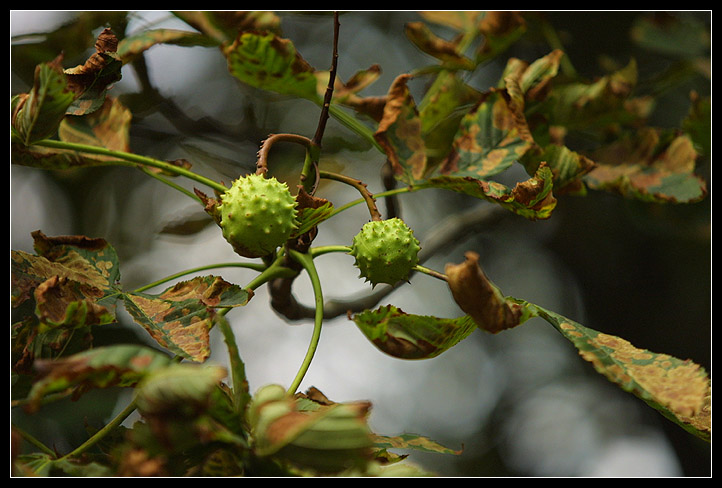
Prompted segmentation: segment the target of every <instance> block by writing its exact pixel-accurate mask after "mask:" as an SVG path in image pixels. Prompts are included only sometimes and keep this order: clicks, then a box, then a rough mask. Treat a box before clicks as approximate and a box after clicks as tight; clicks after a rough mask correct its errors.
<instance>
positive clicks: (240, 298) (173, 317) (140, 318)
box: [123, 276, 250, 362]
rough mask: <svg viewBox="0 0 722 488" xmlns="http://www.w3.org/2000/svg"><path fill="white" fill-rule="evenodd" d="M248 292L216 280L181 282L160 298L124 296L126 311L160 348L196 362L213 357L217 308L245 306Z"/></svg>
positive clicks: (204, 278)
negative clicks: (211, 331) (212, 333)
mask: <svg viewBox="0 0 722 488" xmlns="http://www.w3.org/2000/svg"><path fill="white" fill-rule="evenodd" d="M249 298H250V294H249V292H248V291H246V290H243V289H241V288H240V287H238V286H236V285H232V284H230V283H227V282H226V281H224V280H222V279H221V278H218V277H214V276H206V277H197V278H194V279H192V280H189V281H184V282H180V283H178V284H176V285H174V286H172V287H170V288H168V289H167V290H165V291H163V292H162V293H160V294H158V295H154V294H148V293H131V292H128V293H124V294H123V299H124V301H125V306H126V309H127V310H128V313H130V315H131V316H132V317H133V319H134V320H135V321H136V322H137V323H138V324H140V325H142V326H143V328H145V330H146V331H147V332H148V333H149V334H150V335H151V337H152V338H153V339H155V341H156V342H158V344H160V345H161V346H163V347H164V348H166V349H168V350H169V351H171V352H173V353H175V354H179V355H181V356H182V357H184V358H187V359H191V360H193V361H196V362H203V361H205V360H206V359H207V358H208V356H209V355H210V352H211V350H210V330H211V328H212V327H213V324H214V316H215V312H214V308H217V307H234V306H242V305H245V304H246V303H247V302H248V300H249Z"/></svg>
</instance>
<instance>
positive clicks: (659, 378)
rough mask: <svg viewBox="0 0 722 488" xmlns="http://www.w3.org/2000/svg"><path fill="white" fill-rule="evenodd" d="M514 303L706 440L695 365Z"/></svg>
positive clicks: (704, 391)
mask: <svg viewBox="0 0 722 488" xmlns="http://www.w3.org/2000/svg"><path fill="white" fill-rule="evenodd" d="M517 303H519V304H520V305H521V306H523V307H525V308H526V309H527V310H528V312H529V313H531V314H533V315H536V316H539V317H541V318H543V319H544V320H546V321H547V322H549V323H550V324H552V325H553V326H554V327H555V328H556V329H557V330H558V331H559V332H560V333H561V334H562V335H563V336H564V337H566V338H567V339H568V340H569V341H571V342H572V344H573V345H574V347H576V348H577V349H578V350H579V355H580V356H581V357H582V358H584V359H585V360H586V361H589V362H590V363H591V364H592V366H594V369H595V370H596V371H597V372H598V373H600V374H602V375H604V376H605V377H606V378H607V379H609V380H610V381H611V382H613V383H615V384H617V385H618V386H619V387H620V388H622V389H623V390H624V391H627V392H630V393H633V394H634V395H636V396H637V397H639V398H641V399H642V400H644V401H645V402H646V403H647V404H649V405H650V406H652V407H653V408H655V409H657V410H659V411H660V412H661V413H662V414H663V415H664V416H665V417H667V418H669V419H670V420H672V421H674V422H676V423H677V424H679V425H680V426H681V427H683V428H684V429H686V430H687V431H689V432H691V433H693V434H695V435H697V436H698V437H700V438H702V439H706V440H709V439H710V437H711V433H712V427H711V414H712V408H711V380H710V378H709V376H708V375H707V373H706V372H705V371H704V369H703V368H702V367H701V366H699V365H698V364H695V363H694V362H692V361H690V360H680V359H677V358H675V357H672V356H669V355H667V354H658V353H654V352H651V351H648V350H646V349H638V348H636V347H634V346H633V345H632V344H630V343H629V342H628V341H626V340H624V339H622V338H619V337H616V336H612V335H609V334H604V333H602V332H598V331H596V330H593V329H589V328H587V327H584V326H582V325H580V324H578V323H576V322H574V321H573V320H570V319H568V318H566V317H563V316H561V315H559V314H556V313H554V312H551V311H549V310H546V309H544V308H542V307H539V306H537V305H534V304H531V303H528V302H525V301H523V300H517Z"/></svg>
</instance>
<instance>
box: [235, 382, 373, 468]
mask: <svg viewBox="0 0 722 488" xmlns="http://www.w3.org/2000/svg"><path fill="white" fill-rule="evenodd" d="M369 407H370V405H369V404H368V403H366V402H356V403H332V404H331V405H320V406H318V408H315V409H311V410H309V409H306V410H301V409H299V407H298V405H297V401H296V400H295V399H294V398H293V397H291V396H288V395H287V394H286V392H285V391H284V389H283V388H282V387H281V386H279V385H269V386H265V387H263V388H261V389H260V390H259V391H258V392H256V394H255V395H254V396H253V399H252V402H251V405H250V406H249V410H248V421H249V424H250V426H251V429H252V432H253V438H254V445H253V450H254V452H255V453H256V454H257V455H258V456H273V457H274V458H275V459H278V460H281V461H283V462H284V463H289V464H291V465H292V466H295V467H297V468H299V469H303V470H307V471H310V472H312V473H321V474H334V473H340V472H342V471H345V470H349V469H353V468H356V469H361V470H363V469H364V467H365V466H366V465H367V464H368V463H369V461H370V460H371V459H372V451H371V447H372V439H371V434H370V430H369V428H368V425H367V414H368V409H369Z"/></svg>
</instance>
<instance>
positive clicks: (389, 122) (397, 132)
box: [374, 75, 427, 184]
mask: <svg viewBox="0 0 722 488" xmlns="http://www.w3.org/2000/svg"><path fill="white" fill-rule="evenodd" d="M410 79H411V76H410V75H400V76H398V77H397V78H396V79H395V80H394V82H393V84H392V85H391V88H389V92H388V95H387V99H386V105H385V106H384V114H383V118H382V119H381V122H380V123H379V125H378V128H377V130H376V133H375V134H374V138H375V139H376V141H377V142H378V143H379V145H380V146H381V147H383V148H384V151H385V152H386V157H387V158H388V159H389V161H390V162H391V166H392V168H393V170H394V174H395V175H396V178H397V179H399V180H401V181H403V182H404V183H407V184H413V183H415V182H418V181H419V180H421V179H422V178H423V176H424V174H425V172H426V163H427V155H426V147H425V144H424V140H423V136H422V133H421V119H420V117H419V114H418V111H417V109H416V104H415V103H414V100H413V97H412V96H411V94H410V92H409V88H408V86H407V83H408V81H409V80H410Z"/></svg>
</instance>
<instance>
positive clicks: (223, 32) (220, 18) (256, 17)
mask: <svg viewBox="0 0 722 488" xmlns="http://www.w3.org/2000/svg"><path fill="white" fill-rule="evenodd" d="M173 15H175V16H176V17H178V18H180V19H181V20H183V21H184V22H185V23H187V24H188V25H190V26H191V27H193V28H194V29H196V30H198V31H199V32H201V33H203V34H204V35H205V36H207V37H208V38H210V39H214V40H215V42H217V43H218V44H224V43H227V42H232V41H233V40H234V39H235V38H236V37H237V36H238V34H239V33H240V32H243V31H268V32H275V33H279V31H280V24H281V19H280V18H279V17H278V15H276V14H275V13H274V12H267V11H227V10H223V11H176V12H173Z"/></svg>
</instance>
